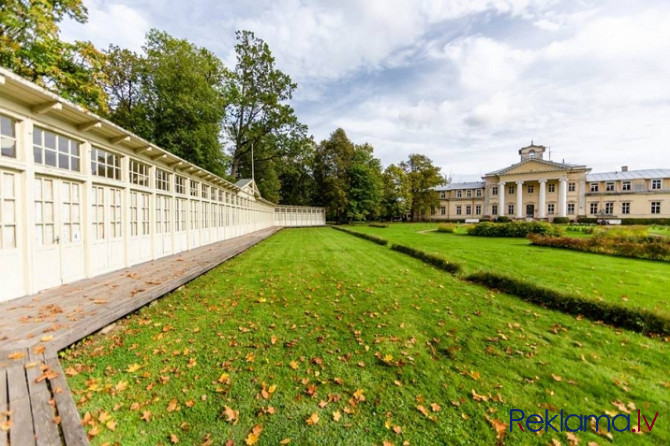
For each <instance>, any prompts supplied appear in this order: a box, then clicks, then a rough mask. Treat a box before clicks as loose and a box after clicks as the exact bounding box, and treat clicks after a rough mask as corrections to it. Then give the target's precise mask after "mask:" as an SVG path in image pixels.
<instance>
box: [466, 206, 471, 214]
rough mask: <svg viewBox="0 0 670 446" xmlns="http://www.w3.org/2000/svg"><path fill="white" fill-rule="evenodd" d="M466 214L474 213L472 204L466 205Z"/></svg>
mask: <svg viewBox="0 0 670 446" xmlns="http://www.w3.org/2000/svg"><path fill="white" fill-rule="evenodd" d="M465 215H472V206H470V205H468V206H465Z"/></svg>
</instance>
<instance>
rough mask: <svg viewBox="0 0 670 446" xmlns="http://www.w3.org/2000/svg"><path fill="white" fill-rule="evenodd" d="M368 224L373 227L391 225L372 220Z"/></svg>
mask: <svg viewBox="0 0 670 446" xmlns="http://www.w3.org/2000/svg"><path fill="white" fill-rule="evenodd" d="M368 226H370V227H371V228H388V227H389V225H388V223H377V222H372V223H370V224H369V225H368Z"/></svg>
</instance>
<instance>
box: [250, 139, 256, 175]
mask: <svg viewBox="0 0 670 446" xmlns="http://www.w3.org/2000/svg"><path fill="white" fill-rule="evenodd" d="M254 178H255V172H254V143H253V141H252V142H251V179H252V180H253V181H254V182H256V180H255V179H254Z"/></svg>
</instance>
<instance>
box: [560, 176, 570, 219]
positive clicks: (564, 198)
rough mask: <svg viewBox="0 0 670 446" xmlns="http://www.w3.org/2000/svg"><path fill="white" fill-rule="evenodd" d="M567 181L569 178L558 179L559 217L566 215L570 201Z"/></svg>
mask: <svg viewBox="0 0 670 446" xmlns="http://www.w3.org/2000/svg"><path fill="white" fill-rule="evenodd" d="M567 182H568V179H567V178H560V179H559V180H558V216H559V217H565V216H566V210H567V202H568V186H567V184H566V183H567Z"/></svg>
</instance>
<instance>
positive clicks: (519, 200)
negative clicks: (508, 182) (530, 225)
mask: <svg viewBox="0 0 670 446" xmlns="http://www.w3.org/2000/svg"><path fill="white" fill-rule="evenodd" d="M522 207H523V181H517V182H516V218H523V209H521V208H522Z"/></svg>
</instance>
